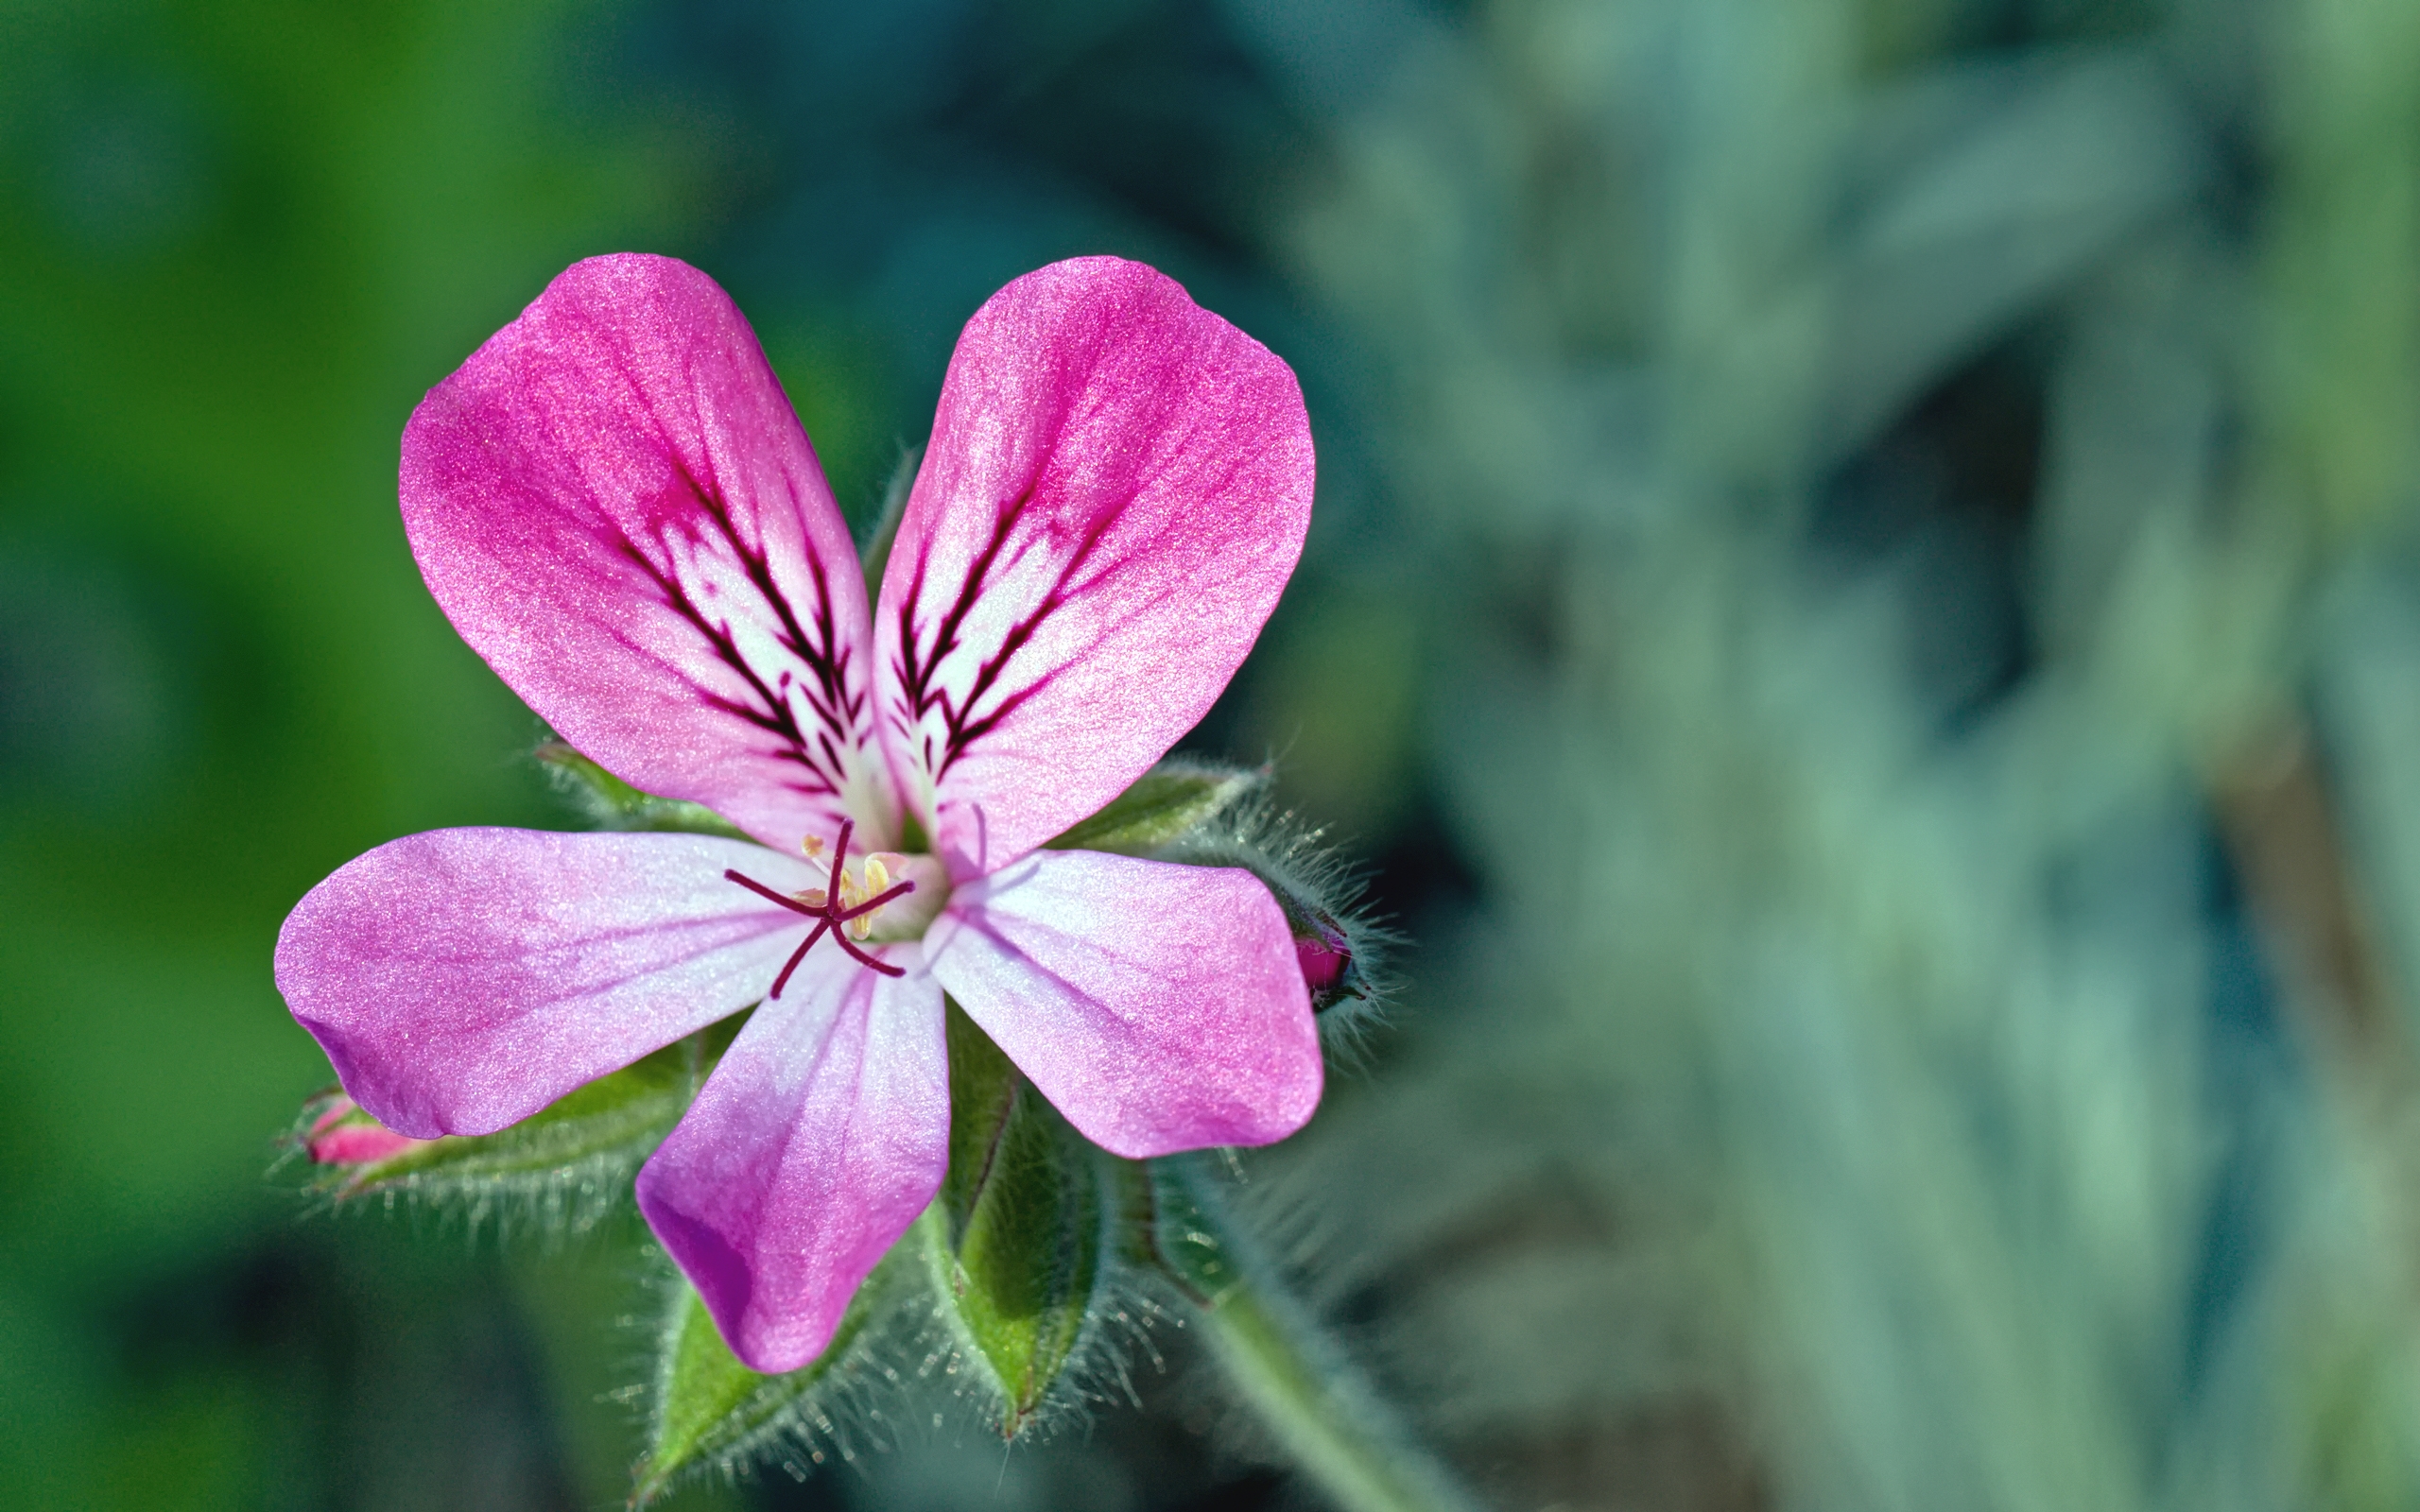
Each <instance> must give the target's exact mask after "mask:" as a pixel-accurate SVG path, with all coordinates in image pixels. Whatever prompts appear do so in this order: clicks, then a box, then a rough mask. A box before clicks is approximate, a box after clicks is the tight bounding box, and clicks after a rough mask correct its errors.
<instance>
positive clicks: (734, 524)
mask: <svg viewBox="0 0 2420 1512" xmlns="http://www.w3.org/2000/svg"><path fill="white" fill-rule="evenodd" d="M402 488H403V507H404V526H405V529H406V532H407V533H408V534H409V536H410V538H411V544H412V555H413V556H414V557H416V558H419V561H420V568H421V573H422V575H423V576H425V577H426V578H427V579H428V587H429V591H430V592H431V593H435V594H436V595H437V601H438V603H439V604H440V605H441V606H442V607H443V609H444V610H445V613H446V616H447V617H448V618H449V619H451V620H452V621H453V622H454V626H455V628H457V629H458V630H459V631H461V633H462V638H463V639H464V640H466V641H468V642H470V643H471V646H472V648H473V649H475V650H476V651H477V652H478V653H479V655H481V656H483V657H485V658H486V659H487V661H488V663H489V665H491V666H493V667H494V668H495V669H496V671H497V673H498V674H499V675H501V676H502V677H503V679H505V681H507V682H508V683H510V684H511V685H512V689H513V691H514V692H516V693H518V694H520V695H521V696H522V698H523V699H524V700H525V701H526V702H527V703H528V705H529V707H530V708H532V709H534V710H536V711H537V712H538V714H539V715H540V717H542V718H544V720H545V721H546V722H547V723H548V724H550V725H552V726H553V727H554V728H555V729H556V730H558V731H559V732H560V733H561V734H562V737H563V738H564V739H565V740H568V741H569V742H571V744H572V745H573V746H575V747H578V748H579V750H581V751H582V752H584V753H585V754H587V755H588V756H590V757H592V758H594V759H595V760H596V761H597V762H599V763H601V764H603V765H604V766H605V767H606V769H607V770H609V771H611V772H613V773H614V775H615V776H617V777H619V778H621V779H623V780H624V781H625V782H630V783H631V784H632V785H634V786H636V787H638V788H640V789H642V790H643V791H646V792H649V793H658V794H662V795H664V796H666V797H668V798H679V799H690V800H692V801H694V802H699V803H703V804H705V805H707V806H708V807H710V808H712V809H714V810H716V811H717V812H718V813H721V814H724V815H727V816H730V817H731V818H732V819H733V820H735V821H736V822H737V823H738V824H740V825H742V826H743V827H745V828H746V829H747V830H748V831H749V833H752V834H754V835H756V836H758V837H759V838H761V839H763V840H764V841H765V842H766V843H768V844H769V845H773V846H777V847H779V848H781V849H783V850H795V849H796V848H797V845H798V842H799V840H800V839H801V837H803V836H804V835H807V834H821V835H824V836H827V837H828V836H829V835H830V834H831V833H832V832H833V831H834V830H835V829H836V828H838V824H839V821H840V819H841V818H842V817H843V816H847V815H850V814H854V815H855V816H856V818H857V819H858V820H859V822H860V823H861V824H866V825H868V826H870V827H871V828H873V830H874V831H875V832H876V833H870V834H869V835H868V836H867V840H868V843H869V846H879V845H884V844H888V843H890V838H891V837H890V833H889V831H890V829H891V827H892V824H893V807H894V806H893V803H892V801H891V800H890V798H889V796H888V794H889V781H888V774H887V773H886V772H885V771H884V770H883V769H882V763H881V762H880V761H879V760H877V759H874V758H873V754H872V752H873V745H872V742H873V735H872V732H871V724H872V717H871V716H872V710H871V707H870V705H869V703H868V701H867V690H868V688H869V686H870V679H869V676H868V666H867V660H868V651H867V646H868V642H869V639H870V637H869V634H868V631H869V628H870V627H869V624H868V620H867V616H866V597H865V581H864V576H863V574H862V572H861V570H860V568H859V567H858V564H857V557H856V550H855V548H854V547H853V546H852V545H851V544H850V541H849V533H848V528H847V526H846V524H844V523H843V522H842V520H841V518H840V511H839V510H838V507H835V505H834V504H833V502H832V493H831V490H830V489H829V488H828V487H827V486H826V485H825V483H824V481H823V472H822V469H821V468H820V467H819V466H818V465H817V463H816V460H815V452H814V450H813V448H811V447H810V446H809V445H808V444H807V439H806V434H805V432H804V431H802V430H801V429H799V423H798V418H797V416H796V415H794V414H793V413H792V412H791V409H790V406H789V402H788V400H787V399H786V398H785V397H784V396H783V393H782V388H781V385H780V383H779V382H777V381H776V380H775V379H774V377H773V371H772V369H770V368H769V367H768V366H767V365H766V362H765V354H764V352H762V351H761V350H760V349H759V348H758V346H757V344H756V336H755V334H754V333H753V332H752V331H751V330H749V328H748V322H747V320H746V319H744V318H742V317H741V316H740V313H739V311H738V309H737V307H736V306H735V305H734V304H733V303H732V302H731V300H730V298H729V297H728V296H726V295H725V294H724V293H723V291H722V290H721V289H720V288H718V287H717V286H716V284H715V282H714V280H712V279H710V278H708V277H706V275H704V274H703V273H700V272H699V271H698V270H697V269H696V268H693V267H690V266H686V265H685V264H682V263H678V262H675V261H673V260H672V259H670V258H667V257H644V256H638V255H635V254H629V255H622V256H615V257H598V258H592V259H590V260H589V261H587V262H584V263H579V264H576V265H574V266H572V267H571V268H570V269H569V270H568V271H566V272H564V273H563V274H562V277H560V278H558V279H556V280H555V281H554V282H553V283H550V284H548V285H547V286H546V290H545V292H544V293H543V294H541V295H539V296H538V298H537V301H535V302H534V303H532V304H531V305H530V306H529V308H528V309H527V310H525V311H523V312H522V313H521V316H520V318H517V319H515V320H514V321H513V322H512V323H511V324H510V325H508V326H506V327H505V328H504V329H503V330H502V331H499V332H497V333H496V335H494V336H493V338H491V339H490V340H489V341H488V343H487V344H486V345H485V346H483V347H481V348H479V350H478V351H477V352H474V353H472V354H471V358H470V360H469V361H467V362H465V363H464V364H462V366H461V368H460V369H458V371H456V372H455V374H454V375H453V376H452V377H450V378H448V379H446V380H445V381H444V382H443V383H441V384H439V385H438V386H437V387H435V388H433V389H431V390H430V391H429V394H428V397H427V398H426V399H425V400H423V401H422V403H421V406H420V408H419V409H417V410H416V411H414V412H413V414H412V418H411V423H410V424H409V425H407V426H406V427H405V430H404V456H403V477H402Z"/></svg>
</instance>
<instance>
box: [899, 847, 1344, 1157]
mask: <svg viewBox="0 0 2420 1512" xmlns="http://www.w3.org/2000/svg"><path fill="white" fill-rule="evenodd" d="M925 958H926V959H927V960H929V961H930V962H931V963H932V972H933V975H934V976H936V977H938V978H939V979H940V980H941V984H942V987H944V988H948V989H949V994H950V996H952V997H954V998H956V999H957V1000H958V1001H959V1005H960V1006H962V1007H964V1008H965V1009H966V1012H967V1015H968V1017H970V1018H972V1019H973V1020H974V1021H975V1022H977V1023H978V1024H980V1025H982V1027H983V1030H984V1032H985V1033H987V1034H989V1035H990V1036H991V1037H992V1038H993V1040H994V1041H996V1042H997V1043H998V1044H999V1047H1000V1048H1001V1049H1002V1050H1004V1051H1006V1052H1008V1056H1009V1058H1010V1059H1011V1060H1013V1061H1015V1062H1016V1063H1017V1069H1018V1070H1020V1071H1022V1072H1024V1073H1025V1074H1026V1075H1027V1076H1029V1077H1030V1078H1031V1079H1032V1081H1033V1085H1034V1086H1035V1087H1036V1088H1037V1089H1039V1090H1040V1091H1041V1092H1042V1095H1043V1096H1045V1097H1047V1098H1049V1099H1050V1101H1051V1102H1052V1103H1053V1104H1055V1105H1056V1106H1057V1107H1058V1108H1059V1110H1060V1111H1061V1112H1063V1113H1064V1114H1066V1115H1067V1121H1068V1122H1069V1123H1071V1124H1073V1125H1076V1127H1077V1128H1079V1129H1080V1130H1081V1131H1082V1132H1083V1134H1084V1137H1085V1138H1087V1139H1089V1140H1091V1141H1092V1142H1093V1143H1096V1144H1098V1145H1100V1146H1102V1147H1103V1148H1104V1149H1108V1150H1110V1151H1113V1152H1114V1153H1115V1154H1118V1155H1123V1156H1127V1157H1129V1158H1132V1159H1137V1160H1139V1159H1142V1158H1143V1157H1146V1156H1152V1155H1167V1154H1170V1153H1172V1152H1174V1151H1177V1150H1195V1149H1201V1148H1204V1147H1206V1146H1209V1145H1213V1144H1267V1143H1271V1142H1273V1141H1276V1140H1281V1139H1284V1138H1285V1137H1286V1136H1287V1135H1288V1134H1291V1133H1293V1132H1294V1131H1295V1130H1296V1129H1298V1128H1300V1127H1302V1126H1303V1124H1304V1121H1305V1120H1306V1119H1308V1118H1309V1117H1310V1116H1311V1109H1312V1108H1316V1107H1318V1106H1319V1100H1320V1085H1321V1076H1322V1072H1321V1066H1320V1039H1319V1029H1318V1027H1317V1026H1316V1025H1315V1024H1314V1023H1313V1022H1312V1020H1311V1004H1310V998H1309V995H1308V994H1307V993H1306V992H1305V989H1304V987H1303V973H1302V971H1301V970H1300V969H1299V968H1298V967H1297V966H1296V965H1295V962H1294V940H1293V936H1291V935H1290V934H1288V931H1287V928H1286V916H1285V915H1284V914H1283V913H1281V912H1280V911H1279V909H1278V907H1277V900H1275V899H1274V898H1271V896H1270V895H1269V889H1268V888H1267V887H1265V886H1263V885H1261V883H1260V879H1258V878H1256V877H1254V876H1253V874H1252V873H1250V872H1248V871H1238V870H1235V869H1232V868H1213V867H1181V866H1171V865H1169V864H1167V863H1166V862H1159V861H1142V860H1137V859H1135V858H1133V857H1131V856H1113V855H1103V854H1100V853H1098V852H1096V851H1042V852H1039V853H1037V854H1034V855H1029V856H1028V857H1026V858H1025V859H1024V860H1023V861H1020V862H1018V863H1017V864H1016V865H1014V866H1012V867H1011V868H1008V869H1007V870H1005V871H1001V872H998V873H996V874H994V875H993V876H991V877H987V878H985V879H983V880H982V881H980V882H977V883H975V884H972V885H969V886H965V887H961V888H959V892H958V894H957V896H956V897H954V898H953V899H952V900H951V901H950V905H949V907H948V909H947V910H946V911H944V912H943V913H942V917H941V919H940V920H939V921H937V922H936V923H935V924H934V926H933V929H932V931H931V933H929V934H927V935H926V936H925Z"/></svg>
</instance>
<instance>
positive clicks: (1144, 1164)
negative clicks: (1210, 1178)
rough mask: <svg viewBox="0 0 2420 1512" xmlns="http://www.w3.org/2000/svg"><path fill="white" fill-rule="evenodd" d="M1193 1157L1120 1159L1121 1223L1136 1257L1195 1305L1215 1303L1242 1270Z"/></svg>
mask: <svg viewBox="0 0 2420 1512" xmlns="http://www.w3.org/2000/svg"><path fill="white" fill-rule="evenodd" d="M1193 1163H1194V1162H1193V1161H1192V1160H1188V1159H1186V1158H1185V1157H1182V1156H1171V1157H1163V1158H1161V1159H1159V1160H1123V1161H1120V1162H1119V1166H1120V1173H1119V1174H1120V1177H1121V1181H1120V1189H1121V1192H1122V1194H1123V1197H1124V1209H1125V1213H1124V1218H1125V1221H1124V1229H1125V1231H1126V1234H1127V1236H1128V1243H1129V1245H1130V1246H1132V1247H1133V1249H1134V1252H1135V1253H1134V1258H1135V1260H1136V1262H1137V1263H1143V1264H1149V1265H1150V1266H1152V1267H1154V1268H1156V1269H1158V1270H1159V1271H1161V1272H1162V1273H1163V1274H1165V1275H1166V1276H1167V1277H1168V1279H1169V1280H1173V1281H1175V1282H1176V1283H1177V1285H1178V1286H1179V1287H1180V1288H1181V1289H1183V1290H1184V1292H1185V1293H1186V1294H1187V1295H1188V1296H1190V1297H1192V1298H1193V1300H1194V1301H1195V1302H1197V1303H1199V1304H1200V1305H1201V1306H1203V1307H1216V1306H1218V1305H1219V1301H1220V1299H1221V1298H1223V1297H1225V1296H1226V1295H1227V1293H1229V1292H1230V1291H1232V1290H1234V1289H1235V1287H1236V1285H1237V1284H1238V1283H1240V1282H1241V1280H1243V1276H1242V1273H1241V1272H1240V1271H1239V1270H1238V1269H1237V1268H1236V1258H1235V1257H1234V1256H1233V1255H1231V1254H1229V1253H1228V1252H1227V1246H1226V1244H1225V1242H1224V1241H1223V1240H1222V1239H1221V1238H1220V1237H1219V1236H1220V1234H1221V1232H1222V1231H1223V1230H1224V1229H1225V1227H1226V1226H1225V1224H1224V1223H1223V1222H1221V1221H1220V1220H1219V1214H1217V1213H1216V1212H1214V1211H1212V1209H1211V1208H1210V1206H1209V1204H1210V1203H1211V1202H1212V1201H1213V1200H1214V1199H1212V1198H1211V1197H1210V1196H1209V1195H1208V1194H1206V1192H1205V1190H1204V1187H1203V1185H1202V1183H1201V1179H1200V1177H1198V1176H1197V1175H1195V1174H1194V1173H1193V1172H1192V1171H1191V1170H1190V1169H1189V1167H1190V1166H1191V1165H1192V1164H1193Z"/></svg>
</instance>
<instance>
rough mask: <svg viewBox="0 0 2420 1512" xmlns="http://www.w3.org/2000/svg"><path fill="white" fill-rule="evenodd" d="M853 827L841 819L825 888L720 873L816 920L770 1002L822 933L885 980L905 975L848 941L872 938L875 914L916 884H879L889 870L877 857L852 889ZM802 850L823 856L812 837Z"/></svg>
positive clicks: (780, 977)
mask: <svg viewBox="0 0 2420 1512" xmlns="http://www.w3.org/2000/svg"><path fill="white" fill-rule="evenodd" d="M855 830H856V820H854V819H843V820H841V821H840V837H839V838H838V840H836V841H834V842H833V846H832V880H831V884H830V885H828V886H823V887H809V888H807V889H806V890H805V891H804V892H801V893H798V894H796V895H790V894H785V893H782V892H779V891H777V890H775V889H774V888H771V887H769V886H767V885H764V884H763V883H761V882H758V881H757V880H756V879H755V878H753V877H744V876H742V875H740V874H739V873H738V872H736V871H731V870H726V871H725V872H724V873H723V876H724V877H726V878H728V879H729V880H731V881H733V882H735V883H737V884H739V885H741V886H743V887H745V888H747V889H748V890H749V891H751V892H752V893H754V894H756V895H757V896H758V897H760V898H763V899H764V900H766V901H767V902H774V903H779V904H781V905H782V906H783V907H784V908H787V909H788V910H789V911H790V912H792V913H794V914H804V915H805V916H806V917H807V918H809V919H814V920H815V927H814V928H813V929H811V930H809V931H807V935H806V938H804V939H803V940H801V941H800V942H799V947H798V949H796V950H794V951H792V952H790V958H789V959H788V960H787V961H785V962H784V963H783V964H782V971H781V974H780V975H778V976H776V977H774V978H773V989H772V990H771V991H770V992H769V993H767V994H766V997H767V999H768V1001H769V1000H771V999H773V998H778V997H780V996H781V995H782V988H786V987H787V986H789V982H790V973H791V972H793V971H797V970H798V965H799V962H801V961H803V960H805V959H806V953H807V952H808V951H809V950H810V949H812V948H813V947H814V944H815V942H816V941H817V940H819V939H821V938H822V937H823V933H824V931H826V930H830V931H831V932H832V938H833V939H834V940H835V941H836V942H838V945H839V947H840V949H842V950H843V951H846V952H847V953H848V954H849V957H850V959H852V960H854V961H856V963H857V964H858V965H860V966H866V967H871V968H873V970H874V971H879V972H881V973H882V974H883V975H885V976H906V975H907V974H908V971H907V969H906V968H905V967H899V966H893V965H891V964H890V962H888V961H885V960H881V959H879V958H877V957H875V956H873V955H870V954H867V953H866V952H864V951H862V950H859V949H858V948H857V946H856V941H854V940H852V939H850V938H849V936H851V935H853V934H854V935H856V937H857V939H860V940H861V939H866V938H868V937H870V936H872V935H873V914H874V911H875V910H876V909H879V908H880V907H882V905H883V904H885V903H888V902H893V901H894V900H897V899H900V898H904V897H906V896H907V895H908V894H909V893H911V892H914V891H915V890H916V885H915V884H914V883H913V882H902V883H900V884H898V885H896V886H891V887H885V886H884V885H883V884H885V883H887V882H889V881H890V868H889V867H888V866H886V865H885V864H884V862H883V860H882V859H881V858H880V857H879V856H868V857H866V861H865V867H864V871H865V884H866V885H864V886H863V887H862V888H861V887H859V886H858V885H856V880H855V879H853V878H852V877H850V875H849V873H848V863H849V836H850V834H851V833H853V832H854V831H855ZM801 849H803V850H804V851H805V852H806V853H807V855H808V857H809V858H810V859H814V858H820V857H821V855H822V853H823V842H822V841H821V840H819V839H817V838H816V837H815V836H813V835H808V836H807V837H806V839H805V840H804V841H803V842H802V844H801ZM867 893H872V894H873V895H874V896H873V897H871V898H868V897H866V896H865V894H867Z"/></svg>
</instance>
